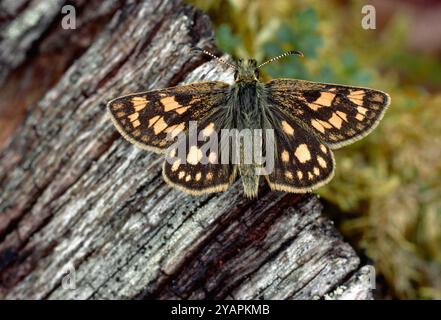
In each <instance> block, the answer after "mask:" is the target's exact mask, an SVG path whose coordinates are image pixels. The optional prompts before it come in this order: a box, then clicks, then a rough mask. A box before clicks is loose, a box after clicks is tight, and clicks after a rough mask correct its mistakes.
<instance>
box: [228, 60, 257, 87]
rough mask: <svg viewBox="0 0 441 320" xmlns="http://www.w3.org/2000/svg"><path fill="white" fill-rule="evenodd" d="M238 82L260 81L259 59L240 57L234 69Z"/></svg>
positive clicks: (235, 78)
mask: <svg viewBox="0 0 441 320" xmlns="http://www.w3.org/2000/svg"><path fill="white" fill-rule="evenodd" d="M234 80H235V81H236V82H255V81H259V69H258V68H257V61H256V60H254V59H245V60H244V59H240V60H239V61H238V62H237V65H236V68H235V71H234Z"/></svg>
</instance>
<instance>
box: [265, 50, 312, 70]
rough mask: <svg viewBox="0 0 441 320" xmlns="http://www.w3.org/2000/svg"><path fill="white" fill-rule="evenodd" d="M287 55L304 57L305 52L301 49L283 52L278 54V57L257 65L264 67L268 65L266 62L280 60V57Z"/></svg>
mask: <svg viewBox="0 0 441 320" xmlns="http://www.w3.org/2000/svg"><path fill="white" fill-rule="evenodd" d="M287 56H300V57H302V58H303V57H304V54H303V52H301V51H296V50H293V51H288V52H285V53H282V54H281V55H279V56H277V57H274V58H272V59H269V60H268V61H265V62H264V63H262V64H260V65H259V66H257V68H260V67H263V66H264V65H266V64H268V63H271V62H274V61H276V60H279V59H281V58H284V57H287Z"/></svg>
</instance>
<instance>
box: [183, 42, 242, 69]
mask: <svg viewBox="0 0 441 320" xmlns="http://www.w3.org/2000/svg"><path fill="white" fill-rule="evenodd" d="M191 51H199V52H202V53H203V54H206V55H207V56H210V57H212V58H214V59H216V60H217V61H219V62H220V63H222V64H224V65H226V66H228V67H230V68H233V69H236V66H235V65H233V64H231V63H229V62H227V61H225V60H224V59H222V58H219V57H218V56H216V55H214V54H212V53H211V52H209V51H207V50H204V49H201V48H198V47H194V48H191Z"/></svg>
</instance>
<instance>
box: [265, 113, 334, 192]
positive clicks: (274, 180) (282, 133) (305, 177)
mask: <svg viewBox="0 0 441 320" xmlns="http://www.w3.org/2000/svg"><path fill="white" fill-rule="evenodd" d="M271 119H272V120H271V122H272V126H273V128H275V130H274V138H275V152H274V169H273V171H272V172H271V173H270V174H269V175H267V176H265V177H266V179H267V181H268V184H269V186H270V188H271V189H272V190H282V191H288V192H296V193H304V192H309V191H312V190H313V189H315V188H318V187H320V186H322V185H324V184H326V183H327V182H328V181H329V180H331V179H332V177H333V175H334V167H335V161H334V155H333V153H332V150H331V149H330V148H329V147H328V146H326V145H325V144H323V143H321V142H320V141H319V140H318V139H317V138H316V137H315V136H314V135H311V134H310V133H309V132H308V131H307V130H305V129H304V128H303V127H302V126H300V125H299V124H298V123H297V122H296V121H293V119H292V117H287V116H286V115H285V114H284V113H283V112H280V111H278V110H273V113H272V117H271ZM267 161H268V154H267Z"/></svg>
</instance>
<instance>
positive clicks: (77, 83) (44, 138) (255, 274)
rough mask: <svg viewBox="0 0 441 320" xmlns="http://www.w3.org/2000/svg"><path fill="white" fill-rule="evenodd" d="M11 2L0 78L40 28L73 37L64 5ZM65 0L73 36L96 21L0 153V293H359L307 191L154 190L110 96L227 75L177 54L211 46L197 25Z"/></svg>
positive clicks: (146, 162) (0, 47)
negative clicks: (72, 16) (114, 117)
mask: <svg viewBox="0 0 441 320" xmlns="http://www.w3.org/2000/svg"><path fill="white" fill-rule="evenodd" d="M16 3H17V6H16V7H14V6H12V7H11V8H9V9H8V10H10V12H12V13H11V15H10V16H8V17H9V18H8V17H7V18H6V19H3V20H0V21H1V22H0V23H1V24H2V30H8V31H2V32H4V33H5V34H7V36H5V35H4V36H3V37H2V38H1V39H0V51H1V55H0V68H1V69H0V81H3V80H5V79H6V80H7V79H8V77H9V76H10V74H11V73H13V72H14V69H15V68H16V67H17V66H20V65H21V64H25V63H32V62H29V61H28V60H27V59H29V54H30V52H31V51H32V50H34V51H35V50H37V53H35V52H34V54H37V55H39V54H43V53H44V52H45V51H44V50H45V48H46V49H47V47H46V46H47V45H48V43H51V42H48V41H46V40H45V39H46V37H48V34H50V35H51V37H52V38H53V39H57V36H56V35H57V33H60V34H62V35H63V36H60V37H61V38H63V39H66V38H69V35H68V33H67V32H71V33H72V37H74V35H73V34H74V33H75V32H77V31H76V30H69V31H65V30H61V29H60V28H59V26H58V25H59V24H60V20H61V16H60V11H61V7H62V5H63V4H64V2H63V1H46V4H48V3H50V6H48V7H47V8H46V9H42V8H41V6H42V5H39V4H38V3H41V2H40V1H17V2H16ZM20 3H21V5H20ZM0 4H1V5H2V6H6V5H8V3H7V2H6V1H3V2H1V3H0ZM77 6H78V7H81V8H82V9H81V12H79V13H78V17H77V19H78V21H79V22H80V23H79V29H80V31H78V32H81V28H82V26H83V25H89V26H90V24H91V23H95V24H98V22H99V24H98V26H96V28H98V29H97V30H95V31H94V32H95V33H94V37H93V39H91V40H90V45H88V46H87V48H85V49H84V50H83V52H81V54H79V55H78V57H75V59H73V60H72V61H71V64H70V65H69V68H68V69H67V70H65V71H64V72H63V73H62V75H61V76H60V78H59V79H57V82H56V84H55V85H54V86H53V87H52V88H51V89H50V90H48V91H47V92H46V93H45V94H44V96H43V97H42V98H41V99H40V100H39V101H38V103H36V104H35V105H33V106H28V109H29V111H28V113H27V116H26V118H25V120H24V121H23V123H22V124H21V125H20V127H19V128H18V129H17V130H16V131H15V133H14V134H13V136H12V137H11V138H10V139H9V141H8V142H7V143H6V144H5V146H4V147H3V149H2V150H1V155H0V190H1V193H0V298H2V299H21V298H26V299H118V298H122V299H345V298H351V299H352V298H357V299H371V298H372V293H371V289H370V282H369V281H366V279H368V278H366V274H365V273H363V272H365V271H366V270H364V269H361V270H360V268H361V266H360V259H359V258H358V257H357V255H356V253H355V252H354V250H353V249H352V248H351V247H350V246H349V245H348V244H347V243H345V242H344V241H343V240H342V238H341V236H340V235H339V234H338V232H337V231H336V229H335V228H334V226H333V224H332V222H331V221H330V220H329V219H327V218H326V217H324V216H323V215H322V214H321V210H322V205H321V203H320V200H319V199H318V197H317V196H315V195H295V194H286V193H282V192H272V191H270V190H269V189H268V187H267V186H265V185H264V184H262V186H261V187H260V195H259V199H258V200H248V199H246V198H245V197H244V195H243V191H242V187H241V185H240V181H237V182H236V183H235V184H234V185H233V187H232V188H231V189H230V190H228V191H227V192H224V193H220V194H212V195H206V196H200V197H194V196H190V195H187V194H184V193H182V192H180V191H178V190H175V189H173V188H171V187H169V186H168V185H167V184H166V183H165V182H164V181H163V179H162V175H161V163H162V159H161V157H160V156H158V155H156V154H153V153H149V152H145V151H142V150H139V149H137V148H136V147H135V146H133V145H131V144H130V143H128V142H127V141H125V140H124V139H122V137H121V136H120V135H119V134H118V133H117V132H116V130H115V129H114V127H113V126H112V123H111V121H110V120H109V118H108V116H107V114H106V102H107V101H108V100H110V99H111V98H114V97H117V96H119V95H122V94H126V93H130V92H138V91H146V90H149V89H153V88H162V87H168V86H172V85H176V84H178V83H182V82H193V81H198V80H203V79H220V80H225V81H231V77H232V75H231V72H230V71H228V70H225V69H223V67H222V66H220V65H219V64H216V63H214V62H212V61H211V62H206V60H204V59H206V58H205V57H202V56H200V55H195V54H189V52H188V49H189V48H190V47H192V46H198V47H204V48H212V47H213V31H212V27H211V24H210V21H209V19H208V17H207V16H205V15H204V14H202V13H201V12H199V11H197V10H195V9H194V8H193V7H191V6H189V5H186V4H183V3H182V2H181V1H178V0H168V1H156V0H150V1H119V2H118V1H104V2H101V1H88V2H84V1H78V4H77ZM14 10H15V11H14ZM26 16H28V17H29V16H32V17H34V19H30V18H26ZM91 21H92V22H91ZM48 28H49V29H48ZM52 42H53V41H52ZM65 44H66V45H67V46H68V45H69V44H70V43H69V40H65ZM36 48H37V49H36ZM47 50H49V49H47ZM65 50H69V49H68V48H65ZM42 52H43V53H42ZM54 63H56V61H54ZM42 76H43V75H42ZM6 80H5V81H6ZM25 94H26V93H25V92H24V93H23V95H25ZM363 275H364V276H363Z"/></svg>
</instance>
